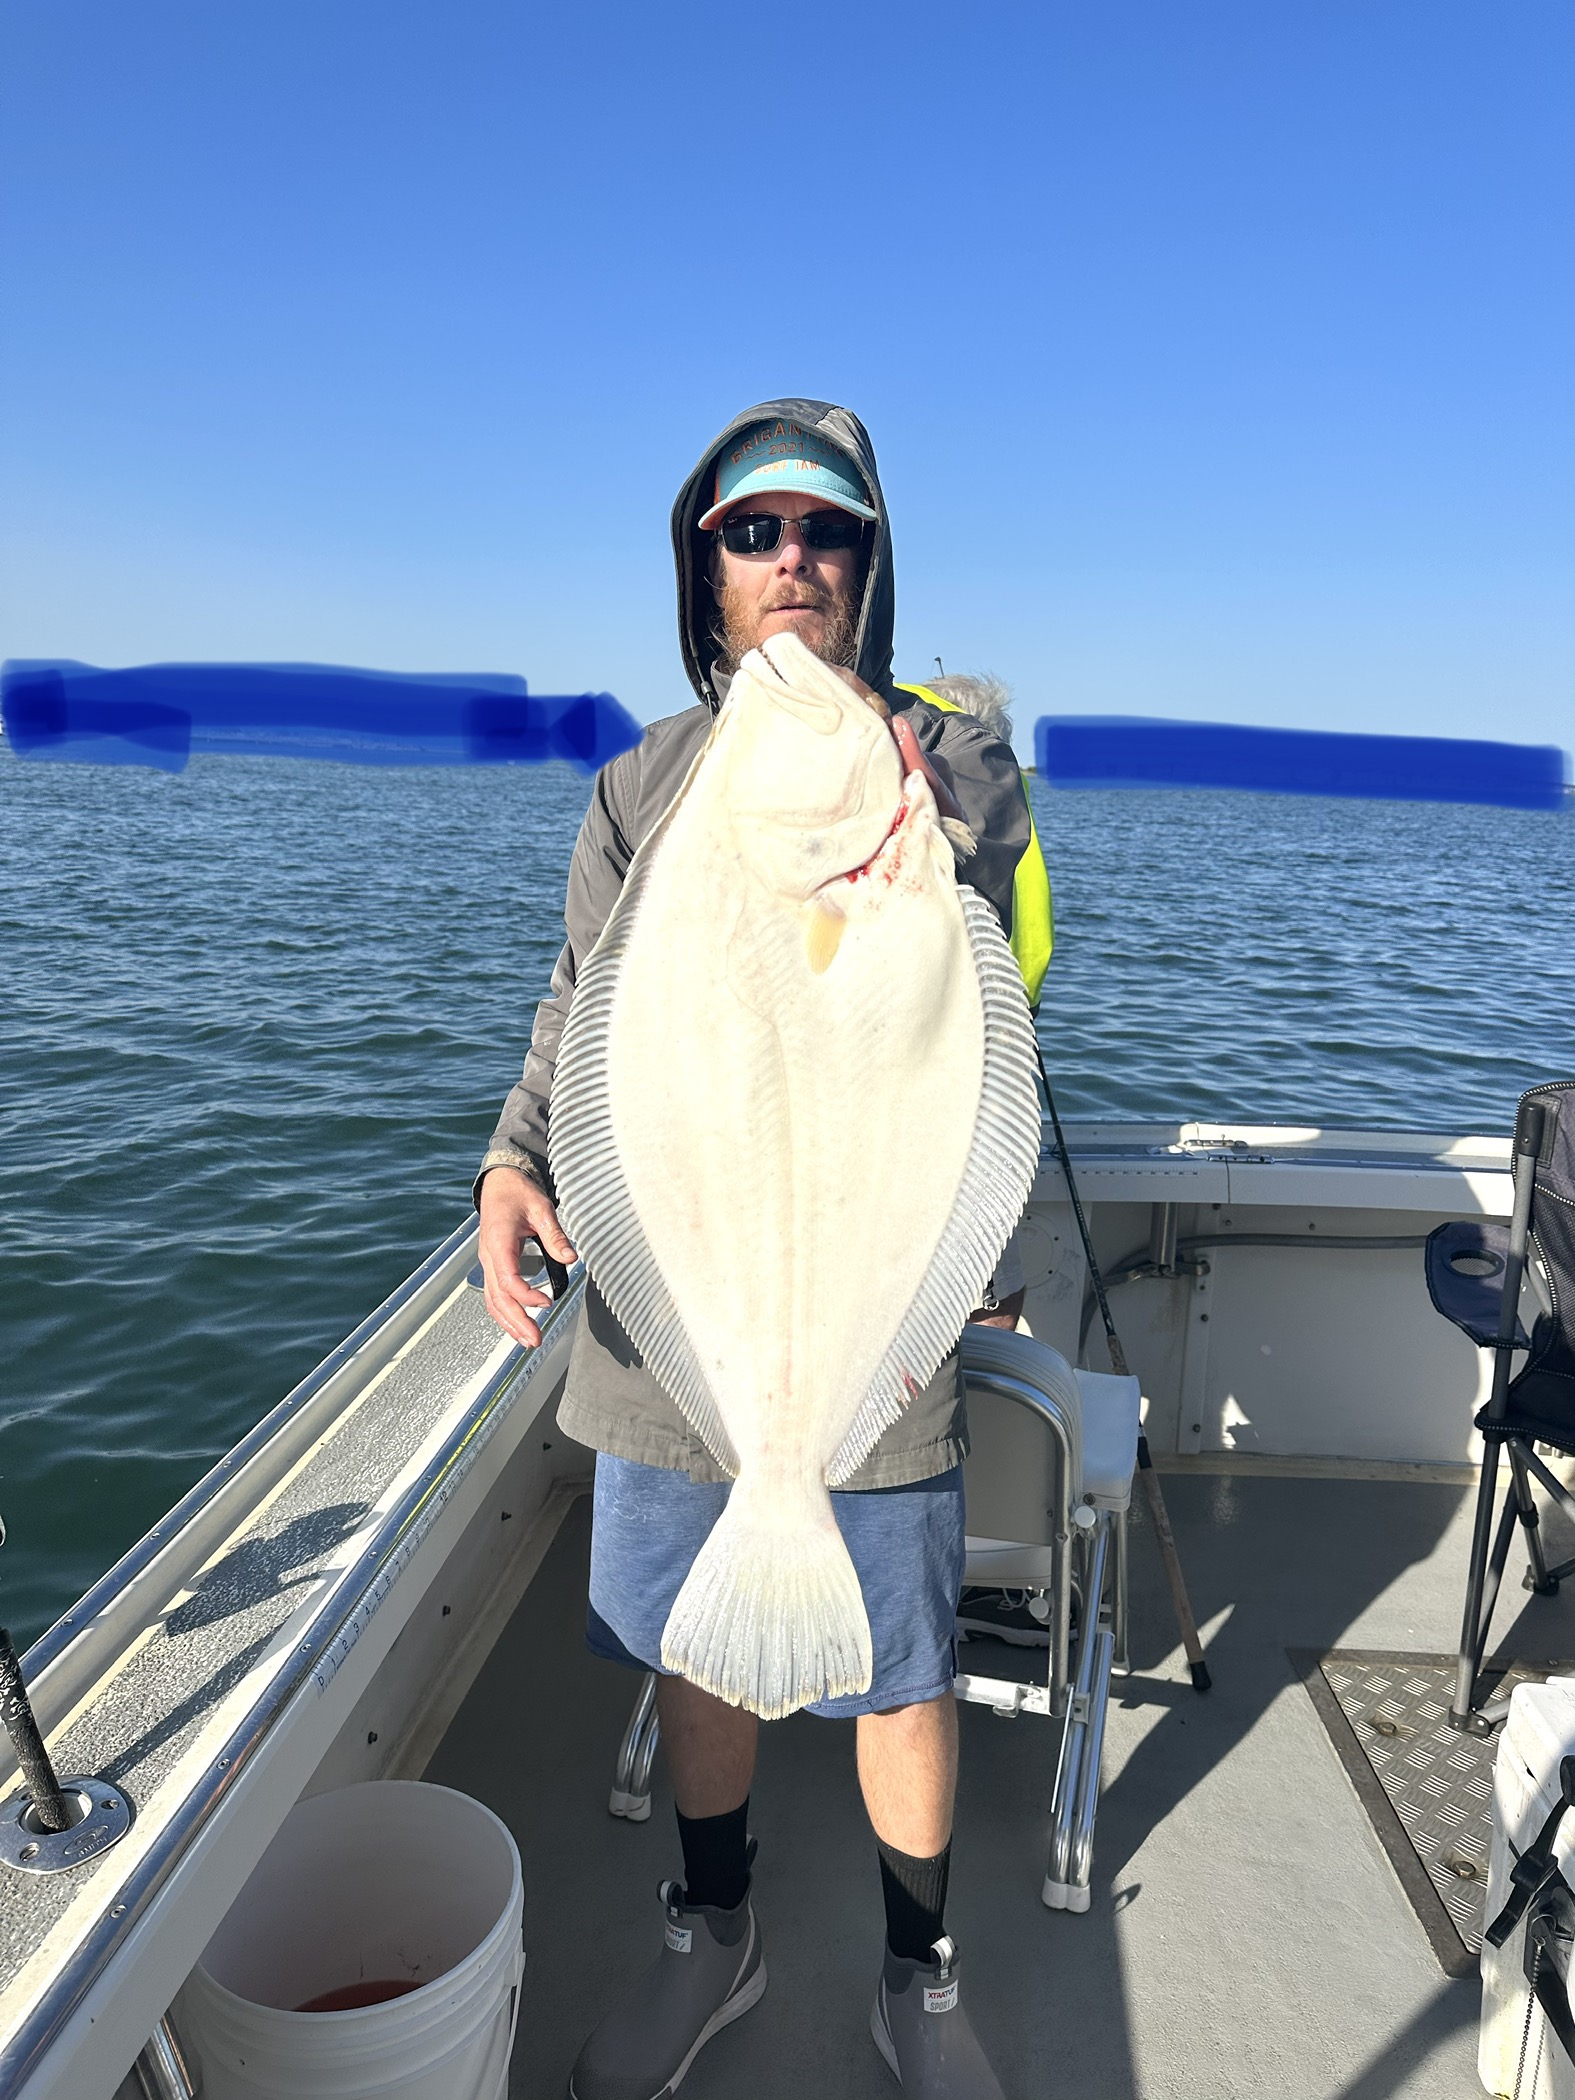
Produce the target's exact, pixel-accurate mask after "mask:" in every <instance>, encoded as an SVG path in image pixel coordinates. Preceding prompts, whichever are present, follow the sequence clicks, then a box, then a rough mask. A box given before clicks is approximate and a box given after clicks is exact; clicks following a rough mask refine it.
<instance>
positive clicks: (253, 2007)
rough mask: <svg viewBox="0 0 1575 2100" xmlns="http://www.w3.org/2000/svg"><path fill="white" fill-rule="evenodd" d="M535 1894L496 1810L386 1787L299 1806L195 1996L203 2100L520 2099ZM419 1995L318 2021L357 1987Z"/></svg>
mask: <svg viewBox="0 0 1575 2100" xmlns="http://www.w3.org/2000/svg"><path fill="white" fill-rule="evenodd" d="M524 1908H525V1883H524V1877H523V1875H522V1874H521V1871H520V1856H519V1852H518V1849H517V1848H516V1846H515V1843H514V1840H513V1838H512V1837H511V1836H510V1834H509V1832H508V1831H507V1829H506V1828H505V1827H504V1825H503V1824H502V1823H500V1822H499V1821H498V1818H497V1817H496V1816H495V1815H494V1814H493V1813H492V1811H491V1810H490V1809H489V1808H483V1807H482V1805H481V1803H480V1802H479V1801H472V1800H471V1799H470V1798H469V1796H468V1795H465V1794H456V1793H453V1792H451V1791H450V1790H449V1789H448V1788H447V1787H440V1786H425V1785H422V1784H420V1783H419V1782H414V1781H402V1780H381V1781H373V1782H371V1783H370V1784H368V1785H364V1786H350V1787H345V1788H343V1789H342V1790H341V1791H339V1792H337V1793H332V1794H316V1795H314V1796H313V1797H312V1798H311V1799H310V1800H309V1801H300V1802H297V1804H296V1806H295V1807H294V1808H293V1809H291V1811H290V1813H289V1815H288V1816H287V1817H286V1818H285V1820H284V1823H283V1825H282V1827H281V1828H280V1831H279V1834H278V1836H277V1837H276V1838H275V1839H274V1841H273V1843H272V1844H271V1845H270V1846H269V1848H268V1850H267V1852H266V1853H264V1855H263V1857H262V1860H261V1861H260V1863H259V1864H258V1867H257V1869H256V1872H255V1873H254V1874H253V1875H252V1877H251V1879H250V1881H248V1882H247V1884H246V1886H245V1888H244V1889H242V1891H241V1893H240V1895H239V1896H238V1897H237V1898H236V1900H235V1903H234V1904H233V1905H232V1907H231V1909H230V1912H229V1915H228V1916H227V1917H226V1918H225V1920H224V1923H223V1924H222V1925H221V1926H220V1927H219V1929H218V1931H217V1932H216V1933H215V1934H214V1935H213V1938H212V1939H211V1940H210V1941H209V1942H208V1945H207V1948H206V1949H205V1951H204V1953H203V1957H202V1960H201V1961H200V1962H199V1963H198V1965H197V1967H196V1968H195V1969H193V1971H192V1972H191V1975H190V1976H189V1977H188V1978H187V1980H186V1983H185V1986H184V1987H183V1989H182V1992H181V1996H180V1999H179V2002H178V2008H177V2013H176V2020H177V2024H178V2026H179V2028H180V2031H181V2034H182V2036H183V2038H184V2040H185V2041H186V2042H187V2043H188V2044H189V2046H190V2048H191V2050H192V2053H193V2054H194V2055H196V2056H197V2057H199V2058H200V2059H201V2066H202V2076H203V2087H202V2090H203V2094H204V2100H351V2096H356V2100H371V2096H373V2095H378V2096H381V2095H385V2094H387V2095H396V2094H397V2095H398V2100H503V2096H504V2094H505V2092H506V2091H507V2087H508V2075H509V2052H510V2049H511V2048H512V2046H513V2041H514V2023H515V2019H516V2017H517V2014H518V2009H519V1987H520V1979H521V1976H522V1975H523V1973H524V1968H525V1953H524V1949H523V1947H522V1945H521V1937H520V1936H521V1930H522V1925H523V1919H524ZM377 1983H387V1984H403V1985H409V1984H412V1983H413V1984H414V1985H415V1986H416V1988H414V1989H410V1990H407V1991H406V1993H405V1995H403V1996H399V1997H391V1998H388V1999H386V2000H385V2001H384V2002H382V2003H377V2004H370V2005H363V2006H359V2007H356V2008H354V2009H352V2010H346V2011H333V2012H302V2011H301V2010H300V2007H302V2006H303V2005H307V2004H310V2003H311V2002H312V2001H313V2000H314V1999H317V1998H321V1997H323V1996H325V1995H326V1994H328V1993H341V1994H342V1993H344V1992H345V1991H346V1990H348V1989H353V1988H354V1987H356V1986H357V1985H372V1984H377Z"/></svg>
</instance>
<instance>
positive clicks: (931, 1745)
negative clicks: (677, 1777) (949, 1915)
mask: <svg viewBox="0 0 1575 2100" xmlns="http://www.w3.org/2000/svg"><path fill="white" fill-rule="evenodd" d="M664 1725H665V1724H664ZM858 1749H859V1785H860V1786H861V1787H862V1789H863V1791H864V1806H865V1808H866V1809H867V1810H868V1811H869V1819H870V1822H871V1824H872V1825H873V1826H874V1830H875V1835H876V1836H877V1837H878V1838H879V1839H880V1840H881V1842H882V1843H883V1844H887V1845H890V1846H891V1847H892V1848H893V1850H894V1851H897V1852H906V1853H908V1854H909V1855H910V1856H912V1857H913V1858H915V1859H933V1858H934V1857H935V1856H936V1854H937V1853H940V1852H944V1851H945V1849H946V1847H947V1845H948V1844H949V1843H950V1842H951V1835H952V1804H953V1802H954V1801H955V1800H956V1797H957V1702H956V1700H955V1699H953V1697H952V1695H951V1693H950V1692H946V1693H944V1694H943V1695H942V1696H941V1697H940V1698H939V1699H927V1700H926V1701H925V1702H924V1704H923V1705H922V1706H893V1707H889V1708H888V1709H887V1710H886V1712H885V1713H878V1714H860V1716H859V1719H858Z"/></svg>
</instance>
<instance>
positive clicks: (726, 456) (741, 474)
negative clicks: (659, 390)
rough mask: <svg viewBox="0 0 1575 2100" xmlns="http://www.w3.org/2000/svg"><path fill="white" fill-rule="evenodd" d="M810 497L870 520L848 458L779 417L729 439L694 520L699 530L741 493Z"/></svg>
mask: <svg viewBox="0 0 1575 2100" xmlns="http://www.w3.org/2000/svg"><path fill="white" fill-rule="evenodd" d="M787 492H791V493H793V494H795V495H800V496H814V497H816V498H818V499H819V501H820V502H822V503H830V504H833V505H835V507H836V508H837V509H838V510H847V511H851V512H852V513H853V515H854V517H856V518H873V517H874V516H875V512H874V511H873V510H872V509H871V508H870V506H869V503H868V501H867V500H866V499H867V494H868V492H867V490H866V489H865V486H864V482H863V480H862V478H861V476H860V474H859V470H858V468H857V467H855V466H854V464H853V462H852V460H851V459H849V457H848V455H847V454H846V453H845V452H842V451H839V450H838V448H837V447H836V446H835V445H828V444H827V443H826V442H825V440H824V439H823V438H818V437H815V436H814V435H813V434H812V433H811V432H810V431H807V430H806V429H805V428H804V426H803V424H802V423H795V422H792V421H791V420H790V419H789V418H787V417H786V416H779V417H777V418H776V419H775V420H774V421H772V422H768V423H756V424H754V425H752V426H751V428H750V429H748V430H746V431H744V432H742V434H741V435H740V436H738V437H736V438H734V439H733V441H732V443H731V444H730V445H728V446H727V447H726V448H725V449H724V450H723V451H722V452H721V453H720V454H719V455H718V458H717V462H716V501H715V502H714V503H713V504H712V505H711V508H710V509H709V510H708V511H707V512H706V513H705V515H704V516H703V517H702V518H701V520H700V530H701V531H702V532H705V531H707V530H709V528H710V527H711V526H713V525H715V524H716V523H717V521H718V520H719V519H720V517H721V516H722V513H723V512H724V511H725V510H728V509H730V508H731V507H732V505H733V504H735V503H736V502H738V500H739V498H740V497H742V496H762V495H782V494H784V493H787Z"/></svg>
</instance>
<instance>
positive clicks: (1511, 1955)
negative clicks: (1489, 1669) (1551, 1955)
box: [1477, 1677, 1575, 2100]
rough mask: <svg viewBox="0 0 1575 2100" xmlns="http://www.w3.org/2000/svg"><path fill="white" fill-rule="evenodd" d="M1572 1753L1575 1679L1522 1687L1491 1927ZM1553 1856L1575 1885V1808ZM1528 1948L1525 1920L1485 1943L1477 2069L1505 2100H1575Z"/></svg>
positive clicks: (1512, 1724) (1504, 1795)
mask: <svg viewBox="0 0 1575 2100" xmlns="http://www.w3.org/2000/svg"><path fill="white" fill-rule="evenodd" d="M1571 1755H1575V1677H1550V1678H1549V1679H1548V1681H1547V1683H1546V1684H1522V1685H1519V1686H1517V1687H1516V1690H1515V1694H1514V1696H1513V1698H1512V1699H1511V1700H1510V1704H1509V1718H1508V1719H1507V1720H1506V1721H1505V1723H1504V1733H1503V1736H1502V1738H1501V1740H1500V1742H1499V1746H1498V1759H1497V1762H1496V1764H1495V1765H1494V1768H1493V1851H1492V1857H1491V1863H1490V1866H1489V1870H1488V1890H1487V1910H1486V1912H1485V1913H1484V1917H1483V1923H1484V1925H1491V1924H1492V1922H1493V1920H1494V1919H1495V1918H1496V1917H1497V1916H1498V1914H1499V1912H1500V1911H1501V1910H1502V1909H1503V1908H1504V1905H1505V1903H1506V1902H1507V1901H1508V1899H1509V1895H1510V1892H1511V1891H1510V1879H1509V1877H1510V1872H1511V1870H1512V1868H1513V1867H1514V1864H1515V1861H1516V1860H1517V1859H1518V1858H1519V1856H1520V1854H1521V1853H1522V1852H1524V1851H1525V1849H1526V1847H1527V1846H1528V1845H1532V1844H1535V1843H1536V1841H1537V1838H1538V1836H1539V1835H1540V1833H1541V1830H1542V1826H1543V1824H1544V1823H1545V1822H1546V1821H1547V1819H1548V1816H1549V1814H1550V1813H1551V1811H1552V1809H1553V1808H1554V1806H1555V1804H1556V1803H1557V1801H1558V1799H1559V1760H1560V1759H1561V1758H1564V1757H1568V1756H1571ZM1553 1858H1554V1860H1555V1861H1556V1863H1557V1864H1558V1867H1559V1870H1560V1872H1561V1873H1562V1874H1563V1876H1564V1878H1565V1880H1566V1881H1568V1882H1569V1883H1570V1884H1571V1886H1572V1887H1575V1808H1572V1809H1570V1810H1569V1811H1568V1813H1567V1814H1566V1815H1565V1818H1564V1821H1563V1822H1562V1823H1561V1824H1560V1826H1559V1830H1558V1835H1557V1837H1556V1839H1555V1840H1554V1846H1553ZM1528 1916H1529V1912H1528ZM1525 1949H1526V1924H1525V1919H1524V1918H1523V1919H1522V1920H1521V1921H1520V1923H1519V1924H1517V1925H1516V1927H1515V1929H1514V1931H1513V1932H1512V1933H1511V1934H1510V1936H1509V1938H1508V1940H1507V1941H1506V1943H1505V1944H1504V1946H1503V1947H1502V1948H1494V1947H1490V1946H1489V1945H1488V1944H1487V1942H1486V1940H1484V1941H1483V1943H1482V2027H1481V2033H1480V2037H1479V2039H1478V2043H1477V2072H1478V2075H1479V2076H1480V2077H1481V2080H1482V2083H1483V2085H1484V2086H1486V2088H1487V2090H1488V2091H1489V2092H1490V2093H1503V2094H1507V2095H1509V2096H1511V2100H1575V2063H1571V2061H1570V2059H1569V2058H1568V2056H1566V2055H1565V2053H1564V2049H1563V2046H1562V2044H1561V2043H1560V2042H1559V2040H1558V2037H1557V2036H1556V2035H1555V2034H1554V2033H1553V2032H1552V2030H1551V2028H1550V2027H1549V2025H1548V2019H1547V2015H1546V2014H1545V2013H1544V2012H1543V2010H1542V2007H1541V2006H1540V2005H1538V2004H1536V2003H1535V2002H1534V2001H1532V1999H1531V1991H1530V1986H1529V1984H1528V1983H1527V1980H1526V1972H1525ZM1528 2004H1529V2005H1530V2008H1531V2024H1530V2028H1529V2030H1528V2028H1527V2024H1526V2013H1527V2007H1528ZM1523 2051H1524V2054H1522V2052H1523ZM1517 2081H1518V2082H1517Z"/></svg>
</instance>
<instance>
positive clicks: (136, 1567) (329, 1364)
mask: <svg viewBox="0 0 1575 2100" xmlns="http://www.w3.org/2000/svg"><path fill="white" fill-rule="evenodd" d="M477 1230H478V1226H477V1221H476V1219H475V1218H474V1217H470V1218H467V1219H465V1220H464V1221H463V1222H462V1223H461V1224H459V1225H457V1226H456V1227H455V1228H454V1230H453V1231H452V1232H451V1233H450V1234H449V1236H448V1238H447V1239H446V1240H444V1241H443V1242H442V1243H441V1245H439V1246H437V1247H435V1248H434V1249H433V1250H432V1252H431V1253H430V1254H429V1255H428V1256H427V1258H426V1260H425V1261H423V1262H422V1264H421V1266H420V1267H419V1268H418V1269H415V1270H413V1271H412V1273H411V1274H410V1275H409V1276H407V1277H406V1278H405V1280H404V1282H403V1283H402V1284H400V1285H399V1286H398V1288H397V1289H396V1290H394V1291H393V1292H391V1293H390V1295H389V1296H388V1297H387V1298H385V1299H384V1300H383V1303H382V1304H381V1305H380V1306H378V1307H377V1309H376V1311H375V1312H371V1313H369V1314H368V1315H367V1317H366V1318H365V1319H364V1320H363V1321H362V1322H361V1324H360V1326H359V1327H357V1328H355V1329H354V1330H353V1331H352V1332H351V1333H350V1334H348V1335H346V1336H345V1338H344V1340H343V1341H342V1342H340V1343H339V1345H338V1347H337V1348H335V1349H332V1350H330V1352H329V1353H328V1355H327V1356H325V1357H324V1358H323V1360H322V1362H321V1363H320V1364H319V1365H318V1366H317V1368H316V1369H315V1370H313V1371H310V1372H308V1373H307V1375H306V1377H305V1378H303V1379H302V1380H301V1382H300V1384H299V1385H297V1386H294V1387H292V1388H291V1390H290V1391H289V1392H288V1393H286V1394H285V1396H284V1398H283V1399H282V1400H281V1401H279V1402H278V1403H277V1405H276V1406H274V1407H272V1408H270V1409H269V1411H268V1413H267V1414H265V1415H264V1416H263V1418H262V1420H261V1421H260V1422H259V1423H258V1424H257V1425H256V1427H255V1428H253V1429H249V1430H248V1431H247V1433H246V1434H245V1436H243V1437H242V1438H241V1440H240V1442H239V1443H238V1444H236V1445H235V1446H234V1447H233V1448H232V1449H231V1450H229V1451H227V1452H226V1453H225V1455H224V1457H223V1458H221V1459H219V1460H218V1462H217V1463H216V1464H215V1465H213V1466H211V1467H210V1468H209V1469H208V1471H207V1472H206V1473H204V1474H203V1476H202V1478H201V1479H200V1480H199V1481H198V1482H197V1483H196V1484H195V1486H193V1487H191V1488H188V1489H187V1491H186V1493H185V1494H184V1495H183V1496H182V1497H181V1499H180V1500H179V1502H177V1503H176V1504H175V1506H174V1508H173V1509H171V1510H170V1511H169V1512H168V1513H167V1514H166V1515H165V1516H162V1517H160V1519H159V1521H158V1523H157V1524H155V1525H154V1527H153V1529H152V1530H151V1531H149V1532H146V1533H145V1534H144V1535H143V1536H142V1537H141V1538H140V1539H139V1540H138V1541H137V1543H136V1544H135V1545H134V1546H132V1547H130V1548H128V1550H127V1551H126V1552H125V1553H123V1554H122V1555H121V1557H120V1559H119V1560H117V1561H116V1563H115V1565H114V1566H113V1567H112V1568H111V1569H110V1570H109V1571H108V1573H107V1574H105V1575H102V1576H100V1578H99V1580H98V1581H97V1582H96V1583H94V1585H93V1587H92V1589H90V1590H89V1591H88V1592H87V1594H86V1595H85V1596H83V1597H82V1598H81V1599H80V1600H79V1601H78V1602H77V1603H75V1604H73V1605H72V1607H71V1609H70V1611H68V1612H67V1613H66V1614H65V1615H64V1617H62V1618H59V1619H57V1620H56V1621H55V1623H54V1625H53V1626H51V1627H50V1629H49V1631H48V1632H47V1633H43V1634H40V1636H39V1637H38V1639H37V1640H36V1641H35V1642H34V1643H33V1645H32V1647H31V1648H29V1649H28V1651H27V1653H26V1655H25V1656H24V1657H23V1658H22V1661H23V1669H24V1672H25V1675H26V1677H27V1680H28V1683H29V1685H30V1686H31V1685H32V1684H33V1683H34V1682H35V1680H36V1679H38V1678H39V1677H41V1676H42V1675H43V1673H44V1671H45V1670H47V1669H49V1668H50V1666H51V1665H52V1664H53V1663H55V1662H57V1661H58V1660H59V1659H60V1657H61V1656H62V1655H63V1654H64V1653H65V1651H66V1649H67V1648H69V1647H70V1646H71V1644H72V1642H73V1641H76V1640H79V1639H80V1638H81V1637H82V1635H83V1633H84V1632H85V1631H86V1630H87V1628H88V1627H89V1626H90V1625H91V1624H92V1623H93V1621H94V1620H95V1619H96V1618H98V1617H99V1615H100V1614H101V1613H102V1612H104V1611H106V1610H107V1609H108V1608H109V1606H110V1605H111V1604H113V1603H114V1601H115V1599H116V1598H117V1597H118V1596H119V1595H120V1593H121V1592H122V1591H123V1590H125V1589H127V1588H129V1586H130V1585H131V1583H132V1582H134V1581H135V1580H136V1578H137V1577H138V1576H139V1575H140V1574H142V1572H143V1571H144V1569H146V1568H148V1567H150V1566H151V1565H152V1563H153V1562H154V1561H155V1560H157V1558H158V1556H159V1555H160V1554H161V1553H163V1552H165V1551H167V1550H168V1548H169V1547H170V1546H171V1545H172V1544H173V1542H174V1540H175V1539H176V1537H177V1536H178V1535H179V1534H180V1533H181V1532H182V1531H184V1530H185V1528H186V1526H187V1525H188V1524H189V1523H190V1522H191V1521H192V1519H193V1518H194V1517H196V1516H198V1515H199V1514H200V1513H201V1512H202V1511H203V1510H204V1509H205V1508H206V1507H207V1506H208V1504H209V1503H210V1502H211V1501H212V1500H213V1499H214V1497H215V1496H216V1495H217V1494H218V1493H219V1491H220V1490H221V1489H222V1488H226V1487H228V1486H229V1484H230V1482H231V1481H232V1480H233V1479H234V1478H235V1476H236V1474H237V1473H239V1471H240V1470H241V1468H242V1466H244V1465H245V1464H246V1463H247V1461H248V1460H249V1459H252V1458H255V1457H256V1456H257V1454H258V1452H260V1451H261V1450H262V1449H263V1447H264V1446H265V1445H266V1444H268V1443H270V1442H272V1440H273V1438H274V1437H275V1436H276V1435H277V1434H278V1432H279V1431H280V1430H281V1429H282V1428H284V1427H285V1426H286V1424H287V1423H288V1422H289V1421H290V1419H291V1417H292V1416H295V1415H298V1414H299V1413H300V1411H301V1409H302V1408H303V1407H305V1405H306V1403H307V1402H308V1401H309V1400H312V1399H315V1398H316V1396H317V1394H318V1393H320V1392H321V1391H322V1389H323V1387H324V1386H326V1385H327V1384H328V1382H329V1381H330V1379H332V1378H334V1377H335V1376H336V1375H337V1374H338V1373H339V1372H340V1371H342V1370H343V1369H344V1368H345V1366H346V1365H347V1364H348V1363H349V1362H350V1361H351V1359H352V1358H353V1357H355V1356H357V1355H359V1353H360V1352H361V1350H362V1349H364V1348H365V1347H366V1345H367V1344H368V1343H369V1342H371V1341H372V1340H374V1339H375V1338H376V1336H377V1335H378V1334H379V1333H380V1332H381V1331H382V1330H383V1329H384V1328H385V1327H386V1326H387V1325H388V1323H389V1322H390V1321H391V1320H392V1319H394V1317H395V1316H396V1315H397V1314H398V1313H400V1312H402V1311H403V1310H404V1308H405V1307H406V1306H407V1305H408V1304H409V1303H410V1301H411V1300H412V1299H413V1298H415V1297H416V1296H417V1295H418V1294H419V1293H420V1292H421V1291H422V1290H424V1289H425V1288H426V1286H427V1285H428V1284H430V1283H431V1282H432V1281H433V1280H434V1278H435V1277H436V1276H437V1275H438V1274H439V1273H440V1271H441V1270H442V1269H443V1267H444V1266H445V1264H447V1263H448V1262H450V1261H452V1260H453V1258H454V1256H455V1255H456V1254H457V1253H458V1252H459V1250H460V1249H461V1248H462V1247H464V1246H466V1245H467V1244H468V1243H469V1241H471V1240H472V1239H473V1238H474V1237H475V1235H476V1232H477Z"/></svg>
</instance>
